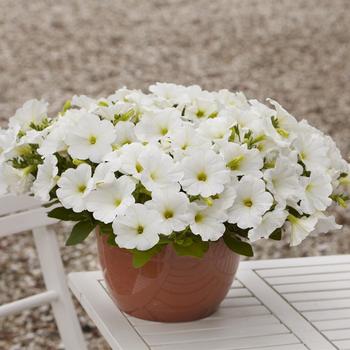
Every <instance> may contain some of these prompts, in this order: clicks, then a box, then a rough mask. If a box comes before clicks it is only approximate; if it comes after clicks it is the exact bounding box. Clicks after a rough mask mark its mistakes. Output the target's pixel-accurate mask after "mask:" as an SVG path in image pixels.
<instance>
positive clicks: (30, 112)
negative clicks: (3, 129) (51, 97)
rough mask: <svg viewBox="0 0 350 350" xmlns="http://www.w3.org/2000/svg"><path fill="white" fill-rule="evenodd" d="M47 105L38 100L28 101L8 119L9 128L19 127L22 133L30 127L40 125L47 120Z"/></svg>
mask: <svg viewBox="0 0 350 350" xmlns="http://www.w3.org/2000/svg"><path fill="white" fill-rule="evenodd" d="M47 106H48V103H47V102H45V101H42V100H41V101H39V100H36V99H34V100H29V101H27V102H26V103H25V104H24V105H23V106H22V107H21V108H19V109H17V111H16V113H15V115H14V116H13V117H12V118H11V119H10V127H14V126H16V125H19V126H20V128H21V130H22V131H28V130H29V129H30V125H31V124H34V125H40V124H41V123H42V121H43V120H44V119H46V118H47Z"/></svg>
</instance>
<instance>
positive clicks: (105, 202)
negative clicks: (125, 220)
mask: <svg viewBox="0 0 350 350" xmlns="http://www.w3.org/2000/svg"><path fill="white" fill-rule="evenodd" d="M134 190H135V182H134V181H133V180H132V179H131V178H130V177H129V176H127V175H124V176H121V177H120V178H118V179H114V180H112V181H110V182H108V183H104V184H102V185H100V186H99V187H98V188H97V189H96V190H94V191H92V192H91V193H90V194H89V195H88V197H87V199H86V208H87V210H89V211H90V212H92V213H93V216H94V218H95V219H96V220H100V221H102V222H104V223H106V224H108V223H110V222H112V221H113V220H114V219H115V217H116V216H117V215H123V214H124V213H125V211H126V209H127V208H128V207H129V206H130V205H131V204H133V203H135V198H134V197H133V195H132V193H133V192H134Z"/></svg>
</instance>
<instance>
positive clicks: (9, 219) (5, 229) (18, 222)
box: [0, 208, 58, 238]
mask: <svg viewBox="0 0 350 350" xmlns="http://www.w3.org/2000/svg"><path fill="white" fill-rule="evenodd" d="M46 212H47V209H46V208H37V209H33V210H29V211H25V212H21V213H17V214H12V215H8V216H4V217H0V227H1V229H0V238H2V237H5V236H8V235H11V234H15V233H20V232H23V231H27V230H33V229H34V228H36V227H41V226H46V225H52V224H54V223H56V222H58V221H57V220H55V219H51V218H49V217H47V215H46Z"/></svg>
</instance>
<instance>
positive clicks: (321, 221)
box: [311, 212, 342, 234]
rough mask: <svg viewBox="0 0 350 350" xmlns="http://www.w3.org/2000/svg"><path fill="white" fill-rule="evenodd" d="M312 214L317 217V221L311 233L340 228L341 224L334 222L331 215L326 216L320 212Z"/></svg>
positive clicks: (326, 231)
mask: <svg viewBox="0 0 350 350" xmlns="http://www.w3.org/2000/svg"><path fill="white" fill-rule="evenodd" d="M313 216H315V217H317V219H318V221H317V224H316V226H315V229H314V230H313V231H312V232H311V233H312V234H320V233H323V234H324V233H328V232H329V231H334V230H340V229H341V228H342V225H338V224H337V223H336V222H335V217H334V216H333V215H329V216H326V215H325V214H323V213H322V212H317V213H315V214H314V215H313Z"/></svg>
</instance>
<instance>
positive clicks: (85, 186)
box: [56, 164, 94, 213]
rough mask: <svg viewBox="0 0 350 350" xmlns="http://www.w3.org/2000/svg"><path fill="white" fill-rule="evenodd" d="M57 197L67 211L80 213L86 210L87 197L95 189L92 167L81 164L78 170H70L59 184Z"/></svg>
mask: <svg viewBox="0 0 350 350" xmlns="http://www.w3.org/2000/svg"><path fill="white" fill-rule="evenodd" d="M57 185H58V187H59V188H58V189H57V191H56V194H57V197H58V199H59V200H60V202H61V203H62V205H63V206H64V207H65V208H67V209H73V211H75V212H76V213H80V212H82V211H83V210H85V209H86V197H87V196H88V194H89V193H90V191H91V190H92V188H93V185H94V183H93V179H92V178H91V167H90V165H88V164H80V165H79V166H78V167H77V168H76V169H72V168H71V169H68V170H66V171H65V172H64V173H63V174H62V175H61V178H60V179H59V180H58V182H57Z"/></svg>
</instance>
